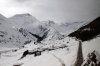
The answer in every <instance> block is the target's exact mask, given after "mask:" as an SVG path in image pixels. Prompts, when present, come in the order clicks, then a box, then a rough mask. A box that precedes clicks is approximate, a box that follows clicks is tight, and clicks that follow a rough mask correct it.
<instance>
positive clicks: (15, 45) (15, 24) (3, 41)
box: [0, 13, 100, 66]
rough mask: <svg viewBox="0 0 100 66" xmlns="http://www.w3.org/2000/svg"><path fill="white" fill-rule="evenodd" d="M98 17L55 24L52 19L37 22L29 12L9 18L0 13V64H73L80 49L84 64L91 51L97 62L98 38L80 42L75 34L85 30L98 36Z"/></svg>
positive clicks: (6, 65) (99, 34) (58, 65)
mask: <svg viewBox="0 0 100 66" xmlns="http://www.w3.org/2000/svg"><path fill="white" fill-rule="evenodd" d="M99 20H100V19H99V18H98V19H96V20H94V21H92V22H73V23H61V24H57V23H55V22H54V21H51V20H48V21H43V22H40V21H39V20H37V19H36V18H35V17H33V16H32V15H30V14H28V13H26V14H17V15H14V16H12V17H10V18H6V17H4V16H2V15H0V66H33V65H34V66H75V64H76V63H77V62H78V60H77V59H79V60H80V58H81V57H82V48H83V57H84V58H85V62H84V63H83V65H84V64H87V58H86V55H87V54H88V53H89V52H90V53H91V52H92V51H94V50H96V52H97V53H98V55H96V56H97V60H98V62H99V61H100V59H99V58H100V57H99V54H100V51H99V47H100V45H99V42H97V43H96V41H98V40H99V39H100V38H97V39H93V41H92V40H91V41H90V42H89V41H86V42H83V43H82V42H81V40H79V39H77V36H76V35H78V34H81V33H82V32H84V31H87V30H88V31H93V36H96V37H99V36H100V29H99V25H100V23H99ZM94 24H95V25H94ZM90 29H91V30H90ZM77 31H79V33H77ZM69 34H74V35H75V36H73V35H72V37H68V35H69ZM86 34H88V33H87V32H86ZM75 37H76V38H75ZM78 37H83V38H84V37H86V36H85V34H84V36H78ZM91 43H92V44H91ZM95 43H96V45H95ZM82 44H84V45H82ZM87 44H88V45H87ZM81 46H82V47H81ZM88 47H91V48H89V49H88ZM79 50H80V51H79ZM40 52H41V53H40ZM80 52H81V53H80ZM39 53H40V54H39ZM80 55H81V56H80ZM90 55H92V54H90ZM78 56H80V57H78ZM83 57H82V58H83ZM9 60H10V61H9ZM51 60H52V61H51ZM91 61H92V60H91ZM79 62H80V61H79ZM81 63H82V62H81ZM91 64H92V62H91ZM95 64H96V63H95Z"/></svg>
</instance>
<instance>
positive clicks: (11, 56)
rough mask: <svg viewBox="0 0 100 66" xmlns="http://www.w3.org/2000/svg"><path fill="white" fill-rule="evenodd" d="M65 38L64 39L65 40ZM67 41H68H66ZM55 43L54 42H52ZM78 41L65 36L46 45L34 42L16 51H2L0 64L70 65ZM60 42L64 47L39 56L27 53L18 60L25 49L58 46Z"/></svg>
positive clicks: (9, 65) (30, 65)
mask: <svg viewBox="0 0 100 66" xmlns="http://www.w3.org/2000/svg"><path fill="white" fill-rule="evenodd" d="M65 40H66V41H65ZM67 42H68V43H67ZM53 43H55V44H53ZM78 43H79V42H78V41H75V39H72V38H69V37H66V38H65V39H62V40H60V41H55V42H52V44H47V45H45V44H44V45H40V44H38V45H34V42H31V43H30V44H28V45H26V46H25V48H23V49H18V51H16V52H13V51H9V52H6V53H5V52H4V53H2V54H1V57H0V66H13V65H16V64H22V65H21V66H33V65H35V66H61V65H62V66H63V65H65V66H70V65H73V64H74V62H75V59H76V56H77V50H78ZM62 44H65V45H67V46H68V47H66V48H59V49H55V50H52V51H44V52H42V54H41V55H40V56H36V57H34V54H32V55H27V56H26V57H25V58H23V59H21V60H18V59H19V58H20V57H21V56H22V54H23V52H24V51H25V50H27V49H28V50H34V48H38V47H41V46H42V47H41V48H51V47H52V45H54V46H55V48H56V46H58V47H60V46H61V45H62ZM1 50H2V51H3V49H1Z"/></svg>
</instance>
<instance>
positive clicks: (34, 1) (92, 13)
mask: <svg viewBox="0 0 100 66" xmlns="http://www.w3.org/2000/svg"><path fill="white" fill-rule="evenodd" d="M2 2H3V4H2V7H1V6H0V12H1V13H2V14H4V15H6V16H11V15H14V14H16V13H17V14H18V13H30V14H32V15H33V16H35V17H36V18H37V19H39V20H41V21H44V20H54V21H56V22H73V21H91V20H93V19H95V18H96V17H98V16H100V8H99V6H100V1H99V0H95V1H94V0H9V1H7V0H2ZM0 5H1V3H0Z"/></svg>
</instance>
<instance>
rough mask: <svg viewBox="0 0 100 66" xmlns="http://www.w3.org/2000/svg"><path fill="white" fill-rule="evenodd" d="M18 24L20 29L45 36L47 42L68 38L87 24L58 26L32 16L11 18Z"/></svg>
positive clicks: (23, 15)
mask: <svg viewBox="0 0 100 66" xmlns="http://www.w3.org/2000/svg"><path fill="white" fill-rule="evenodd" d="M10 19H11V20H13V22H15V23H16V24H18V25H19V26H20V27H22V28H24V29H26V30H28V31H29V32H31V33H33V34H36V35H38V36H39V37H41V38H42V37H43V36H44V35H45V34H46V35H45V38H46V39H45V38H42V39H45V40H47V41H48V40H50V39H52V40H54V39H61V38H64V37H65V36H67V35H68V34H69V33H71V32H73V31H75V30H76V29H78V28H79V27H80V26H82V25H83V24H85V23H86V22H75V23H63V24H60V25H58V24H57V23H55V22H54V21H50V20H48V21H43V22H40V21H39V20H37V19H36V18H35V17H33V16H32V15H30V14H17V15H14V16H13V17H11V18H10Z"/></svg>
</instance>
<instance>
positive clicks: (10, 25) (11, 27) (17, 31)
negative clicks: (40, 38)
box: [0, 15, 35, 47]
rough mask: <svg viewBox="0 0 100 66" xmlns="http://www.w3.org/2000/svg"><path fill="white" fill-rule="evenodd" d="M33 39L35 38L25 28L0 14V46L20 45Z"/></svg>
mask: <svg viewBox="0 0 100 66" xmlns="http://www.w3.org/2000/svg"><path fill="white" fill-rule="evenodd" d="M33 40H35V38H34V37H32V36H31V34H29V32H28V31H27V30H25V29H23V28H21V27H19V26H18V25H16V24H15V23H14V22H12V20H10V19H8V18H6V17H4V16H2V15H0V47H2V46H4V47H16V46H17V47H21V46H23V45H24V44H25V42H28V41H33Z"/></svg>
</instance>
